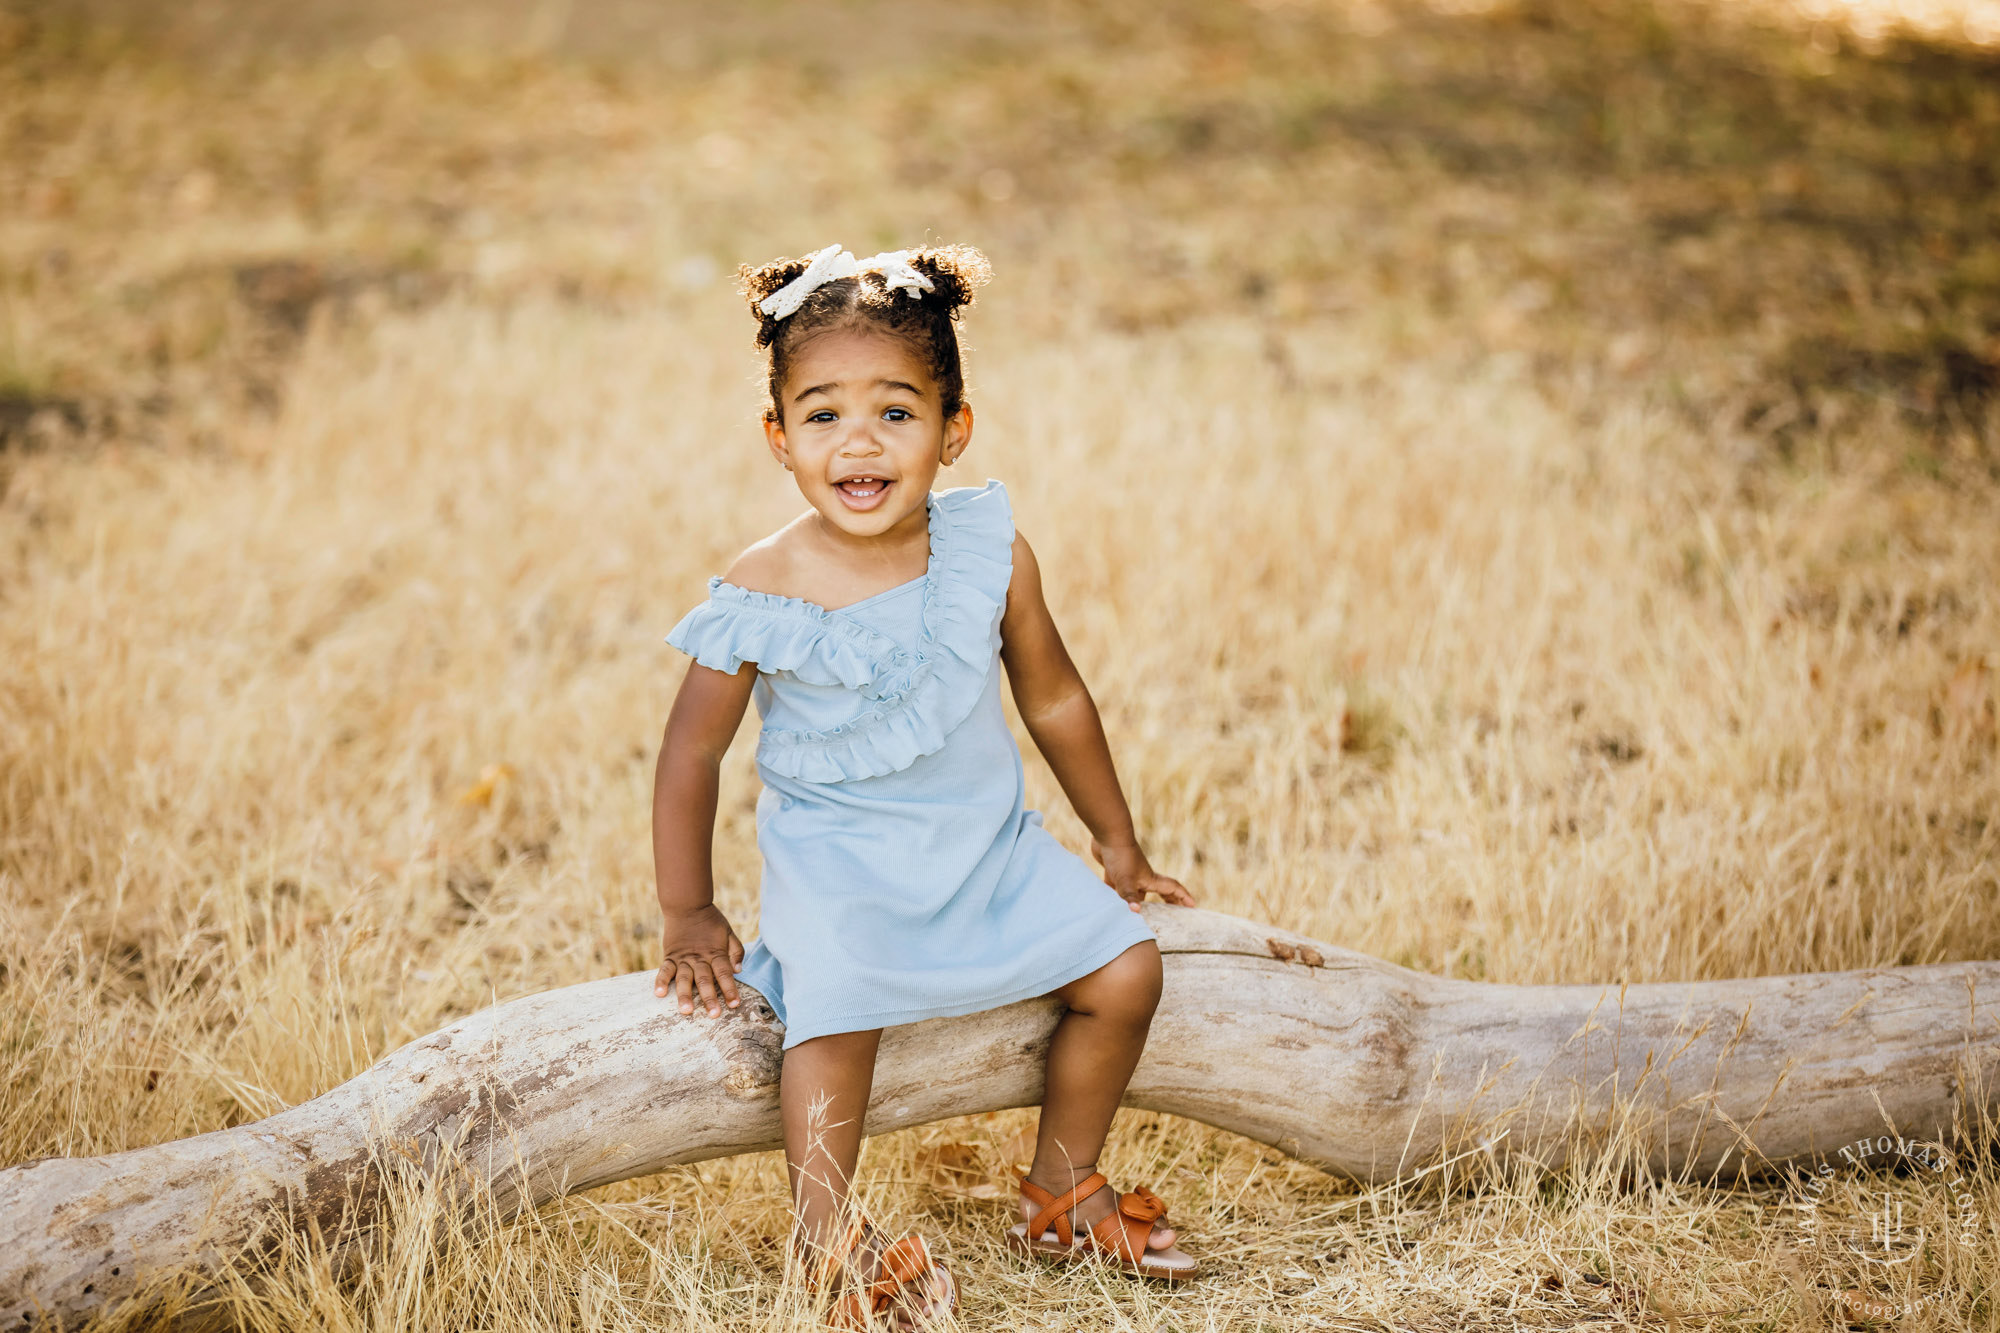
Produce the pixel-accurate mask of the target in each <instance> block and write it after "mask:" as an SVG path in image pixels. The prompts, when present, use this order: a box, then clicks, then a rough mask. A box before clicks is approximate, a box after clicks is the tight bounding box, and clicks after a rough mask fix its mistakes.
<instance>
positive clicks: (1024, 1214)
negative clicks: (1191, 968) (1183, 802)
mask: <svg viewBox="0 0 2000 1333" xmlns="http://www.w3.org/2000/svg"><path fill="white" fill-rule="evenodd" d="M1055 995H1056V996H1057V998H1059V999H1061V1000H1062V1002H1063V1003H1064V1004H1066V1005H1068V1006H1069V1012H1067V1013H1065V1014H1064V1015H1063V1016H1062V1018H1061V1020H1060V1021H1059V1022H1057V1024H1056V1031H1055V1036H1054V1037H1053V1038H1051V1039H1050V1041H1049V1060H1048V1081H1047V1087H1046V1089H1045V1091H1044V1092H1043V1094H1042V1119H1041V1125H1040V1128H1039V1131H1038V1136H1037V1138H1036V1142H1035V1162H1034V1165H1033V1166H1032V1167H1030V1168H1029V1170H1028V1179H1030V1180H1032V1181H1034V1182H1035V1183H1036V1184H1037V1185H1039V1186H1041V1187H1042V1188H1043V1189H1045V1190H1047V1191H1049V1193H1051V1194H1054V1195H1056V1196H1058V1197H1060V1196H1061V1195H1063V1194H1066V1193H1068V1192H1069V1190H1070V1188H1071V1187H1072V1186H1074V1185H1075V1184H1076V1182H1077V1181H1079V1180H1082V1179H1083V1178H1084V1177H1085V1176H1087V1175H1089V1174H1090V1173H1091V1172H1092V1171H1095V1170H1096V1169H1097V1155H1098V1153H1099V1151H1100V1150H1102V1148H1103V1147H1104V1136H1105V1135H1106V1134H1107V1133H1109V1132H1110V1129H1111V1117H1112V1114H1113V1113H1114V1112H1115V1111H1117V1109H1118V1102H1119V1099H1120V1098H1122V1097H1123V1096H1124V1095H1125V1085H1126V1083H1128V1082H1130V1081H1131V1078H1132V1071H1133V1069H1134V1068H1136V1067H1137V1066H1138V1064H1139V1053H1140V1052H1141V1051H1142V1050H1143V1049H1144V1048H1145V1045H1146V1030H1147V1029H1148V1028H1149V1027H1151V1026H1152V1022H1153V1010H1154V1009H1155V1008H1157V1007H1158V1005H1159V1003H1160V949H1159V946H1158V945H1157V944H1155V943H1154V942H1153V941H1152V940H1141V941H1140V942H1139V943H1137V944H1135V945H1133V946H1132V947H1131V948H1129V949H1127V950H1126V951H1125V952H1124V953H1121V954H1119V955H1118V956H1117V957H1116V958H1114V959H1112V960H1111V961H1110V962H1108V963H1106V964H1105V965H1104V966H1103V967H1100V968H1098V969H1097V970H1096V971H1095V972H1092V973H1089V974H1088V975H1086V976H1081V977H1078V978H1077V979H1076V980H1075V981H1072V982H1070V983H1069V984H1068V985H1066V986H1063V987H1061V988H1059V989H1058V990H1056V991H1055ZM1116 1206H1117V1198H1116V1196H1115V1195H1114V1194H1113V1193H1112V1192H1111V1191H1110V1190H1109V1189H1100V1190H1098V1191H1097V1192H1096V1193H1094V1194H1092V1195H1091V1196H1090V1197H1089V1198H1087V1199H1082V1200H1079V1201H1078V1203H1077V1205H1076V1207H1075V1209H1074V1211H1073V1212H1072V1214H1071V1220H1072V1225H1074V1226H1076V1227H1078V1228H1079V1229H1083V1228H1088V1227H1089V1226H1090V1225H1092V1224H1093V1223H1095V1222H1097V1221H1099V1220H1100V1219H1101V1218H1103V1217H1104V1216H1105V1214H1107V1213H1109V1212H1110V1211H1111V1210H1112V1209H1113V1208H1115V1207H1116ZM1035 1211H1036V1210H1035V1208H1034V1206H1033V1205H1031V1204H1029V1203H1028V1201H1027V1200H1026V1199H1023V1200H1022V1207H1021V1220H1022V1221H1024V1222H1025V1221H1029V1220H1031V1219H1032V1218H1033V1217H1034V1215H1035ZM1147 1243H1148V1246H1149V1247H1151V1248H1157V1249H1164V1248H1165V1247H1167V1246H1169V1245H1172V1244H1173V1243H1174V1233H1173V1230H1172V1228H1169V1227H1154V1228H1153V1235H1152V1238H1151V1239H1150V1240H1149V1241H1148V1242H1147Z"/></svg>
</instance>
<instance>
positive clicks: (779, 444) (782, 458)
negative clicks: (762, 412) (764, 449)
mask: <svg viewBox="0 0 2000 1333" xmlns="http://www.w3.org/2000/svg"><path fill="white" fill-rule="evenodd" d="M764 443H765V444H767V445H769V446H770V449H771V457H773V458H775V459H777V460H778V461H779V462H780V463H783V464H784V465H785V471H787V472H790V471H791V470H792V455H791V451H790V450H788V449H787V448H785V425H784V423H783V422H781V421H774V420H772V419H771V418H770V417H765V418H764Z"/></svg>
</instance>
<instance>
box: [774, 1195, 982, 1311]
mask: <svg viewBox="0 0 2000 1333" xmlns="http://www.w3.org/2000/svg"><path fill="white" fill-rule="evenodd" d="M880 1236H881V1233H880V1232H879V1231H878V1230H877V1229H876V1228H875V1225H874V1224H873V1223H872V1222H869V1221H867V1220H866V1219H864V1218H859V1217H857V1218H855V1219H853V1220H852V1221H850V1222H849V1223H848V1224H847V1230H846V1231H845V1232H844V1233H843V1234H842V1236H841V1238H840V1240H839V1241H837V1242H835V1243H834V1244H833V1245H831V1246H829V1247H828V1248H827V1249H826V1250H825V1251H824V1252H823V1253H821V1254H820V1255H819V1256H818V1258H816V1259H813V1260H811V1261H810V1262H809V1266H808V1267H807V1269H806V1285H807V1290H809V1291H811V1292H812V1293H813V1295H814V1296H815V1297H819V1296H821V1295H823V1294H824V1293H825V1292H826V1291H827V1289H828V1286H829V1285H830V1284H831V1282H832V1281H833V1278H834V1275H835V1273H836V1272H840V1273H841V1274H842V1276H843V1277H844V1279H845V1280H844V1281H842V1283H841V1284H840V1288H839V1290H838V1291H837V1292H835V1294H834V1297H833V1301H832V1303H831V1304H830V1305H829V1306H828V1307H827V1310H826V1314H825V1319H826V1322H827V1323H829V1324H831V1325H833V1327H835V1328H846V1329H866V1328H873V1327H875V1326H876V1325H875V1319H876V1317H877V1316H881V1317H882V1318H883V1319H884V1320H885V1322H886V1324H887V1326H888V1327H889V1328H892V1329H918V1328H923V1327H926V1326H928V1325H929V1324H931V1323H932V1321H934V1320H936V1319H937V1318H939V1317H940V1316H942V1315H947V1314H950V1313H952V1312H953V1311H955V1310H957V1309H958V1284H957V1283H955V1282H953V1281H952V1277H951V1274H950V1273H948V1272H946V1271H945V1270H944V1269H943V1268H941V1267H940V1266H938V1264H937V1263H936V1262H934V1261H933V1260H932V1259H931V1252H930V1247H929V1246H928V1245H926V1244H925V1243H924V1238H923V1237H922V1236H919V1235H916V1234H914V1233H912V1234H910V1235H906V1236H903V1237H902V1238H901V1239H899V1240H897V1241H895V1242H893V1243H892V1244H890V1245H888V1246H886V1247H881V1246H878V1247H877V1249H876V1265H877V1267H878V1269H879V1272H878V1273H877V1275H876V1276H875V1278H874V1279H873V1280H872V1281H868V1282H866V1284H865V1285H862V1284H861V1283H860V1282H859V1280H858V1279H857V1277H856V1275H855V1273H854V1265H853V1263H852V1262H851V1261H852V1259H853V1255H854V1251H855V1249H856V1247H858V1246H859V1245H861V1243H862V1242H863V1241H870V1242H874V1241H878V1240H879V1239H880ZM793 1252H794V1253H795V1254H800V1255H801V1258H802V1260H803V1258H804V1256H803V1254H802V1252H801V1251H800V1250H799V1247H798V1245H797V1243H796V1241H794V1244H793Z"/></svg>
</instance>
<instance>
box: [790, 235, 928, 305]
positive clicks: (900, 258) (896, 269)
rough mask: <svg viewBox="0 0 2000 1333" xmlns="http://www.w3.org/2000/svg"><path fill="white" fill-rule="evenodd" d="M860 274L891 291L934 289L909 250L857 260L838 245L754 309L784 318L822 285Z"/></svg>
mask: <svg viewBox="0 0 2000 1333" xmlns="http://www.w3.org/2000/svg"><path fill="white" fill-rule="evenodd" d="M861 273H880V274H881V275H882V285H883V286H885V287H887V288H888V289H889V290H890V291H895V290H896V289H897V288H898V287H900V288H902V289H903V290H904V291H906V292H908V293H909V294H910V295H911V296H915V295H916V294H917V289H918V288H922V289H923V290H924V291H927V292H929V291H936V290H937V284H936V283H934V282H932V281H931V280H930V279H929V278H927V277H925V276H924V275H923V274H921V273H919V272H917V270H916V269H915V268H913V267H911V265H910V252H909V251H908V250H885V251H883V252H882V253H881V254H879V255H870V256H869V257H868V258H866V259H856V258H855V257H854V256H853V255H851V254H849V253H848V252H847V251H846V250H845V249H843V248H842V247H841V246H838V245H829V246H828V247H826V249H824V250H821V251H820V252H819V253H818V254H815V255H814V256H813V257H812V258H811V259H810V260H808V261H807V262H806V271H805V272H803V273H801V274H799V276H798V277H796V278H793V279H792V280H791V281H790V282H788V283H786V284H785V285H784V286H782V287H780V288H778V290H777V291H775V292H772V293H771V294H770V295H769V296H767V297H765V298H764V299H763V300H761V301H759V302H758V303H757V308H758V309H759V310H761V311H763V312H764V313H765V314H767V315H769V316H770V317H771V318H772V319H784V318H785V317H786V316H788V315H790V314H791V313H792V312H793V311H794V310H797V309H798V308H799V306H800V305H801V304H802V303H803V302H804V301H805V299H806V298H807V297H808V296H811V295H812V294H813V292H815V291H816V290H818V289H819V288H820V287H822V286H824V285H825V284H827V283H829V282H833V281H836V280H837V279H840V278H851V277H854V276H855V275H857V274H861Z"/></svg>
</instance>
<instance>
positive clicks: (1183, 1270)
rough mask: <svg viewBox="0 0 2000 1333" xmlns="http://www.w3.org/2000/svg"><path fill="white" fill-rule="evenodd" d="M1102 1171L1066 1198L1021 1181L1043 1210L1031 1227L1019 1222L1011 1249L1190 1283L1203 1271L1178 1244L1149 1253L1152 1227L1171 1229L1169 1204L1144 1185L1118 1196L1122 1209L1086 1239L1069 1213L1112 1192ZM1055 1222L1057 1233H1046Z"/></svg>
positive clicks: (1010, 1237)
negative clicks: (1099, 1260) (1097, 1260)
mask: <svg viewBox="0 0 2000 1333" xmlns="http://www.w3.org/2000/svg"><path fill="white" fill-rule="evenodd" d="M1110 1183H1111V1182H1109V1181H1108V1180H1106V1179H1105V1178H1104V1174H1103V1173H1102V1172H1100V1171H1093V1172H1091V1173H1090V1174H1089V1175H1088V1176H1085V1177H1084V1178H1083V1179H1082V1180H1080V1181H1078V1182H1077V1183H1076V1184H1075V1185H1072V1186H1071V1187H1070V1190H1069V1192H1068V1193H1067V1194H1065V1195H1063V1196H1062V1197H1061V1198H1057V1197H1056V1196H1055V1195H1053V1194H1050V1193H1049V1192H1048V1191H1047V1190H1045V1189H1043V1188H1042V1187H1041V1186H1040V1185H1037V1184H1036V1183H1035V1182H1034V1181H1032V1180H1030V1179H1028V1177H1027V1176H1026V1175H1023V1176H1022V1177H1021V1193H1022V1194H1023V1195H1024V1196H1026V1198H1027V1200H1028V1202H1030V1203H1032V1204H1034V1205H1035V1207H1036V1208H1037V1209H1039V1210H1040V1211H1038V1212H1037V1213H1036V1214H1035V1216H1034V1219H1033V1220H1032V1221H1028V1222H1016V1223H1015V1224H1014V1226H1013V1227H1012V1228H1011V1229H1010V1230H1009V1231H1008V1232H1007V1248H1008V1249H1010V1250H1013V1251H1014V1252H1015V1253H1017V1254H1023V1255H1029V1256H1032V1257H1034V1258H1037V1259H1043V1260H1052V1261H1054V1262H1057V1263H1069V1264H1073V1263H1076V1262H1078V1261H1080V1260H1088V1259H1090V1258H1091V1257H1092V1256H1094V1255H1101V1256H1103V1257H1104V1258H1106V1259H1108V1260H1110V1261H1111V1263H1112V1264H1114V1265H1115V1266H1117V1267H1118V1268H1121V1269H1123V1270H1124V1271H1126V1272H1128V1273H1133V1274H1136V1275H1138V1276H1140V1277H1150V1278H1158V1279H1159V1280H1160V1281H1162V1282H1186V1281H1188V1280H1189V1279H1191V1278H1193V1277H1195V1276H1196V1275H1197V1274H1199V1273H1200V1271H1201V1265H1200V1264H1199V1263H1197V1262H1196V1261H1195V1259H1194V1257H1193V1256H1191V1255H1188V1254H1184V1253H1182V1252H1181V1249H1180V1247H1179V1246H1177V1245H1169V1246H1167V1247H1166V1248H1165V1249H1162V1250H1155V1249H1151V1248H1149V1247H1148V1246H1149V1242H1150V1241H1151V1240H1152V1236H1153V1228H1154V1227H1155V1226H1156V1225H1158V1226H1165V1225H1169V1223H1168V1222H1167V1205H1166V1204H1164V1203H1162V1202H1161V1201H1160V1196H1159V1195H1157V1194H1155V1193H1153V1191H1151V1190H1149V1189H1147V1188H1146V1187H1145V1186H1144V1185H1141V1186H1139V1187H1138V1188H1136V1189H1132V1190H1128V1191H1126V1192H1125V1193H1123V1194H1120V1195H1118V1204H1117V1206H1116V1207H1114V1208H1113V1209H1112V1210H1111V1211H1110V1212H1108V1213H1106V1214H1105V1215H1104V1216H1103V1217H1102V1218H1100V1219H1099V1220H1098V1222H1097V1225H1095V1226H1093V1227H1091V1228H1090V1229H1089V1230H1088V1231H1085V1232H1083V1233H1082V1234H1081V1235H1078V1234H1077V1231H1076V1228H1075V1227H1074V1226H1072V1225H1071V1223H1070V1220H1069V1214H1070V1210H1071V1209H1072V1208H1074V1207H1076V1205H1077V1204H1078V1203H1080V1202H1082V1201H1083V1200H1085V1199H1087V1198H1089V1197H1090V1196H1091V1195H1093V1194H1095V1193H1097V1191H1098V1190H1100V1189H1106V1188H1109V1187H1110ZM1051 1219H1053V1220H1054V1223H1055V1229H1054V1231H1049V1230H1047V1228H1048V1226H1049V1223H1050V1221H1051Z"/></svg>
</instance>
